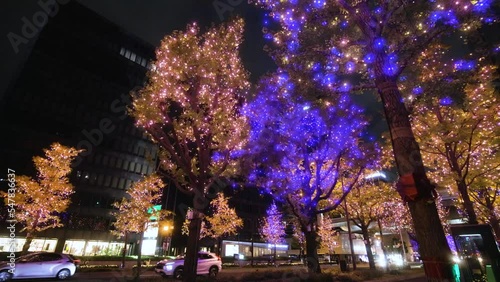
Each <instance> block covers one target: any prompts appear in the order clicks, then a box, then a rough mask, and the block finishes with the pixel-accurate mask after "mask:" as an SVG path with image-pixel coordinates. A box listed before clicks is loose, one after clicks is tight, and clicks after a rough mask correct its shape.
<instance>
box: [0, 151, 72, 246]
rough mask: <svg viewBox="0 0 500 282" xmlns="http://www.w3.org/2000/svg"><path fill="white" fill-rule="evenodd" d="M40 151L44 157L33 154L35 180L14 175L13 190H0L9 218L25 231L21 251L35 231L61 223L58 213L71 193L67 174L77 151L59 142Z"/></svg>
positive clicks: (66, 203) (67, 203) (64, 206)
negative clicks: (35, 172) (19, 224)
mask: <svg viewBox="0 0 500 282" xmlns="http://www.w3.org/2000/svg"><path fill="white" fill-rule="evenodd" d="M43 151H44V152H45V157H40V156H36V157H33V163H34V164H35V169H36V170H37V177H36V178H35V179H33V178H31V177H29V176H25V175H22V176H17V177H16V182H15V187H11V188H14V190H13V189H9V191H8V192H9V193H5V192H0V193H1V194H0V195H1V196H2V197H4V198H5V199H4V201H5V205H6V206H7V207H8V211H9V218H10V219H11V220H15V221H17V222H19V223H21V224H22V225H23V229H22V230H21V231H26V241H25V243H24V245H23V249H22V253H23V254H26V253H27V252H28V249H29V248H30V245H31V242H32V241H33V238H35V236H36V234H37V233H38V232H41V231H43V230H46V229H49V228H55V227H61V226H63V224H62V223H61V221H60V218H59V214H60V213H62V212H64V211H66V209H67V208H68V206H69V204H70V203H71V200H70V196H71V194H73V193H74V190H73V189H74V187H73V185H72V184H71V183H70V182H69V179H68V174H69V173H70V172H71V162H72V161H73V160H74V158H75V157H76V156H77V155H78V154H79V153H80V151H78V150H76V149H75V148H71V147H66V146H63V145H61V144H59V143H53V144H52V145H50V149H44V150H43ZM9 187H10V186H9ZM11 192H13V193H11Z"/></svg>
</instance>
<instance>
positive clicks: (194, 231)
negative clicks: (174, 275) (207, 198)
mask: <svg viewBox="0 0 500 282" xmlns="http://www.w3.org/2000/svg"><path fill="white" fill-rule="evenodd" d="M201 220H202V219H201V213H200V212H199V211H198V210H196V209H193V219H191V221H190V222H189V236H188V241H187V249H186V255H185V260H184V272H183V278H182V281H184V282H192V281H196V269H197V266H198V246H199V242H200V230H201Z"/></svg>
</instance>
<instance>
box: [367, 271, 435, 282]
mask: <svg viewBox="0 0 500 282" xmlns="http://www.w3.org/2000/svg"><path fill="white" fill-rule="evenodd" d="M410 280H411V281H412V282H427V278H426V277H425V273H423V272H422V273H411V274H406V275H405V274H402V275H394V277H384V278H378V279H372V280H367V282H397V281H410Z"/></svg>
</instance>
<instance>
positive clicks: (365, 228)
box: [361, 226, 375, 269]
mask: <svg viewBox="0 0 500 282" xmlns="http://www.w3.org/2000/svg"><path fill="white" fill-rule="evenodd" d="M361 232H362V233H363V240H364V243H365V249H366V255H367V256H368V265H369V266H370V269H375V259H374V258H373V252H372V244H371V241H370V234H368V226H363V228H361Z"/></svg>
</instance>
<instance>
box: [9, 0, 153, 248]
mask: <svg viewBox="0 0 500 282" xmlns="http://www.w3.org/2000/svg"><path fill="white" fill-rule="evenodd" d="M153 58H154V47H153V46H152V45H150V44H148V43H146V42H144V41H142V40H140V39H139V38H136V37H135V36H133V35H132V34H129V33H127V32H126V31H124V30H122V29H121V28H119V27H118V26H117V25H115V24H113V23H112V22H110V21H108V20H106V19H105V18H103V17H101V16H99V15H98V14H96V13H95V12H93V11H91V10H89V9H88V8H86V7H84V6H82V5H81V4H78V3H77V2H76V1H71V2H70V3H68V4H66V5H64V6H61V7H60V11H59V12H58V13H57V15H56V16H55V17H53V18H51V19H50V20H49V22H48V23H47V25H45V27H44V28H43V30H42V31H41V32H40V33H39V35H38V38H37V39H36V42H35V43H34V45H33V47H32V50H31V51H30V55H29V57H28V59H27V60H26V62H25V64H24V66H23V68H22V71H21V72H20V73H19V74H18V76H17V77H16V78H15V79H14V80H13V81H12V82H11V84H10V86H9V88H8V90H7V92H6V94H5V95H4V96H3V97H4V99H3V100H2V101H1V104H0V109H1V111H0V115H1V121H0V123H1V124H2V129H3V133H4V134H5V135H4V136H6V137H7V138H1V140H0V154H1V156H2V157H1V158H0V162H1V167H2V169H3V170H5V171H7V168H11V169H14V170H15V171H16V173H17V174H18V175H29V176H34V175H35V174H36V172H35V170H34V167H33V162H32V157H33V156H35V155H42V154H43V151H42V149H43V148H48V147H49V146H50V144H51V143H53V142H59V143H61V144H63V145H66V146H73V147H76V148H77V149H83V150H85V151H84V152H83V153H81V154H80V155H79V156H78V157H77V158H76V160H75V162H74V163H73V172H72V174H71V178H70V179H71V183H72V184H73V185H74V186H75V193H74V194H73V196H72V204H71V206H70V208H69V209H68V210H67V212H66V213H64V214H61V218H62V221H63V223H64V225H65V226H64V227H63V228H57V229H49V230H46V231H45V232H42V233H41V234H39V235H38V239H37V240H35V241H34V243H33V244H32V248H31V250H33V251H34V250H48V251H50V250H55V251H64V252H68V253H73V254H77V255H103V254H119V253H120V251H121V249H122V247H123V241H122V240H121V239H118V238H116V237H114V236H112V235H111V233H110V230H111V229H112V225H111V223H112V221H113V217H112V216H111V214H110V212H111V211H112V204H113V203H114V202H115V201H118V200H120V199H122V198H123V197H124V195H125V192H126V190H127V189H128V188H129V187H130V186H131V184H132V183H133V182H134V181H137V180H138V179H140V178H141V177H142V175H146V174H150V173H151V172H153V171H154V170H155V168H156V160H157V146H156V145H155V144H153V143H152V142H151V141H149V140H148V138H147V136H146V135H145V134H144V132H142V131H141V130H139V129H137V128H136V127H135V126H134V122H133V120H132V119H131V118H130V117H129V116H128V115H127V107H128V106H129V105H130V94H129V93H130V91H132V90H134V89H137V88H138V87H141V86H142V85H143V84H144V82H145V79H146V73H147V71H148V67H149V63H150V61H151V60H152V59H153ZM2 189H6V187H4V186H3V185H2ZM19 229H20V228H19ZM5 230H6V229H5V228H2V231H0V251H1V248H2V247H3V248H4V249H5V248H6V246H5V239H6V237H5V236H6V235H7V234H4V231H5ZM2 237H3V238H2ZM18 239H19V240H18V245H19V246H22V244H23V233H19V234H18ZM130 240H131V242H132V241H134V240H135V239H134V238H130ZM19 248H20V247H19Z"/></svg>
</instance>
